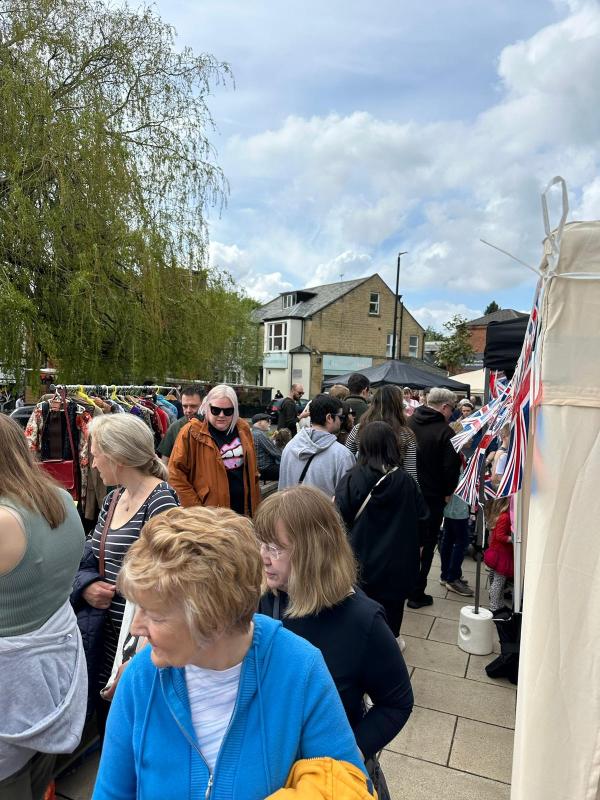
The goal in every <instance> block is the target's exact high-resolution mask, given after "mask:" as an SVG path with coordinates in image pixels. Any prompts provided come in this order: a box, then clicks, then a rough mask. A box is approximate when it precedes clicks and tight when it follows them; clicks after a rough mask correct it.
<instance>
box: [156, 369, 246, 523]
mask: <svg viewBox="0 0 600 800" xmlns="http://www.w3.org/2000/svg"><path fill="white" fill-rule="evenodd" d="M200 413H201V414H202V415H203V416H204V419H202V420H200V419H193V420H192V421H191V422H190V424H189V425H186V426H185V428H183V430H182V431H181V433H180V434H179V436H178V437H177V440H176V442H175V446H174V447H173V452H172V453H171V458H170V460H169V482H170V483H171V485H172V486H173V487H174V488H175V490H176V491H177V494H178V496H179V499H180V501H181V505H182V506H221V507H225V508H231V509H232V510H233V511H236V512H237V513H238V514H245V515H246V516H249V517H251V516H252V515H253V514H254V512H255V511H256V509H257V508H258V504H259V503H260V484H259V479H260V475H259V472H258V467H257V464H256V455H255V452H254V442H253V439H252V431H251V430H250V426H249V425H248V423H247V422H246V421H245V420H243V419H240V415H239V411H238V400H237V395H236V393H235V392H234V390H233V389H232V388H231V386H226V385H225V384H219V385H218V386H215V387H214V389H211V390H210V392H209V393H208V394H207V395H206V397H205V398H204V400H203V402H202V405H201V407H200Z"/></svg>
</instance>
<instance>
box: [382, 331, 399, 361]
mask: <svg viewBox="0 0 600 800" xmlns="http://www.w3.org/2000/svg"><path fill="white" fill-rule="evenodd" d="M393 340H394V334H393V333H388V335H387V339H386V343H385V354H386V356H387V357H388V358H391V357H392V355H393V354H392V343H393ZM396 358H400V353H399V352H398V335H396Z"/></svg>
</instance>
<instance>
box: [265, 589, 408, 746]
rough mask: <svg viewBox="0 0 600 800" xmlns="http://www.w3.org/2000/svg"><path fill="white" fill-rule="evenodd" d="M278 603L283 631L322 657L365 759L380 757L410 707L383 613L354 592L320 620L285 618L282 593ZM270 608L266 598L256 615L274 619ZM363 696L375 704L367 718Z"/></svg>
mask: <svg viewBox="0 0 600 800" xmlns="http://www.w3.org/2000/svg"><path fill="white" fill-rule="evenodd" d="M279 597H280V601H281V605H280V614H279V616H280V618H281V620H282V622H283V625H284V627H285V628H288V629H289V630H290V631H293V633H295V634H297V635H298V636H301V637H302V638H303V639H306V640H307V641H309V642H310V643H311V644H313V645H314V646H315V647H317V648H318V649H319V650H320V651H321V653H322V654H323V658H324V659H325V663H326V664H327V669H328V670H329V672H330V673H331V676H332V678H333V681H334V683H335V685H336V688H337V690H338V693H339V695H340V697H341V700H342V703H343V704H344V709H345V711H346V716H347V717H348V721H349V722H350V726H351V727H352V730H353V731H354V735H355V737H356V741H357V743H358V746H359V747H360V749H361V751H362V753H363V755H364V756H365V758H366V757H369V756H372V755H373V754H374V753H377V752H379V750H381V748H382V747H385V745H386V744H388V743H389V742H391V740H392V739H393V738H394V736H396V734H397V733H398V731H400V730H401V729H402V728H403V727H404V725H405V723H406V721H407V719H408V718H409V716H410V713H411V711H412V707H413V693H412V688H411V685H410V679H409V677H408V672H407V670H406V664H405V663H404V659H403V658H402V655H401V654H400V649H399V647H398V644H397V643H396V640H395V638H394V634H393V633H392V632H391V630H390V629H389V627H388V625H387V622H386V621H385V617H384V615H383V609H382V608H381V606H380V605H379V604H378V603H375V602H374V601H373V600H370V599H369V598H368V597H367V596H366V595H365V594H364V593H363V592H361V591H360V589H357V590H356V592H355V593H354V594H352V595H349V596H348V597H347V598H346V599H345V600H344V601H342V602H341V603H339V604H338V605H337V606H333V607H332V608H326V609H323V611H321V612H320V613H319V614H314V615H312V616H310V617H300V618H293V619H289V618H286V617H285V616H283V612H284V611H285V609H286V608H287V595H286V594H284V593H283V592H280V593H279ZM273 606H274V596H273V594H271V592H268V593H267V594H265V595H263V597H262V598H261V601H260V605H259V612H260V613H261V614H265V615H266V616H268V617H272V616H273ZM365 694H368V695H369V697H370V698H371V701H372V703H373V705H372V707H371V708H370V709H369V711H368V712H366V713H365V707H364V703H363V696H364V695H365Z"/></svg>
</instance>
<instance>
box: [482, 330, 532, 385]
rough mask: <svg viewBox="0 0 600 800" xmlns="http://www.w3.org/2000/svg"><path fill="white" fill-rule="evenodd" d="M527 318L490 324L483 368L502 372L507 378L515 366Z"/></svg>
mask: <svg viewBox="0 0 600 800" xmlns="http://www.w3.org/2000/svg"><path fill="white" fill-rule="evenodd" d="M528 322H529V317H519V318H518V319H509V320H506V322H490V324H489V325H488V327H487V334H486V340H485V352H484V354H483V366H484V367H487V368H488V369H490V370H502V371H503V372H505V373H507V377H508V378H512V374H513V372H514V371H515V367H516V366H517V361H518V360H519V356H520V355H521V348H522V347H523V340H524V339H525V331H526V330H527V323H528Z"/></svg>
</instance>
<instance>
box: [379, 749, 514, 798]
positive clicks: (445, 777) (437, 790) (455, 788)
mask: <svg viewBox="0 0 600 800" xmlns="http://www.w3.org/2000/svg"><path fill="white" fill-rule="evenodd" d="M381 765H382V767H383V770H384V773H385V777H386V780H387V784H388V787H389V790H390V794H391V796H392V798H394V800H510V786H507V785H506V784H505V783H500V782H498V781H492V780H490V779H489V778H481V777H479V776H477V775H472V774H470V773H468V772H459V771H457V770H455V769H450V768H449V767H442V766H440V765H439V764H430V763H429V762H427V761H421V760H419V759H417V758H411V757H409V756H404V755H400V754H398V753H392V752H391V751H389V750H385V751H384V752H383V753H382V755H381Z"/></svg>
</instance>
